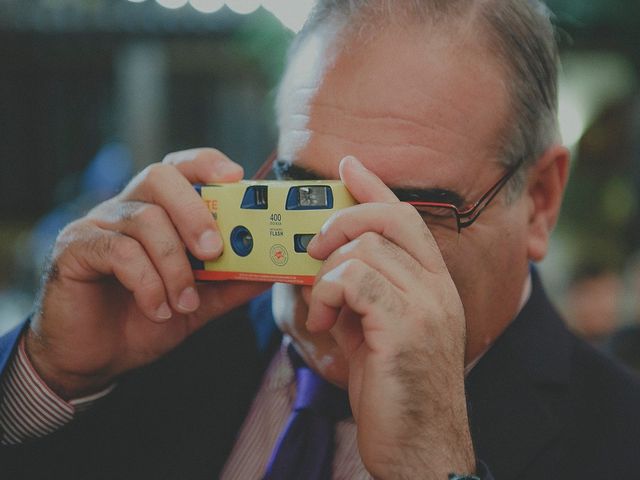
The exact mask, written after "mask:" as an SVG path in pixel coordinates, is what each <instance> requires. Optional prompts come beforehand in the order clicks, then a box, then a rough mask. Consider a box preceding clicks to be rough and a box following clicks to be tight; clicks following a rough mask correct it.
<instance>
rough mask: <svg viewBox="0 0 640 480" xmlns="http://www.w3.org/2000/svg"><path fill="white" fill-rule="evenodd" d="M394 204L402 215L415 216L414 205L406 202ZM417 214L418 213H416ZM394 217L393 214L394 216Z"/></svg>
mask: <svg viewBox="0 0 640 480" xmlns="http://www.w3.org/2000/svg"><path fill="white" fill-rule="evenodd" d="M394 206H395V207H396V208H397V209H398V212H399V213H400V214H401V215H402V216H403V217H404V216H411V217H415V216H416V215H417V213H418V212H417V211H416V209H415V207H414V206H412V205H409V204H408V203H407V202H398V203H397V205H396V204H394ZM418 216H419V215H418ZM394 218H395V216H394Z"/></svg>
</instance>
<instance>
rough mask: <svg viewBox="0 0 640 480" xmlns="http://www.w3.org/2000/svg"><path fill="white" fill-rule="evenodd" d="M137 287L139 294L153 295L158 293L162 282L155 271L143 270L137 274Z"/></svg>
mask: <svg viewBox="0 0 640 480" xmlns="http://www.w3.org/2000/svg"><path fill="white" fill-rule="evenodd" d="M137 285H138V287H139V289H140V292H141V293H143V294H145V295H154V294H157V293H160V288H161V286H162V282H161V281H160V278H159V277H158V275H157V274H156V272H155V271H153V270H152V269H150V268H143V269H142V270H141V271H140V273H139V274H138V282H137Z"/></svg>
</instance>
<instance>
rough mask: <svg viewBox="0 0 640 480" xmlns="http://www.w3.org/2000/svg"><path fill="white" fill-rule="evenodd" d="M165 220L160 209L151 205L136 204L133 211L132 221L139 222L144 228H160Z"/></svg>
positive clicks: (163, 212)
mask: <svg viewBox="0 0 640 480" xmlns="http://www.w3.org/2000/svg"><path fill="white" fill-rule="evenodd" d="M166 218H167V214H166V213H165V211H164V209H162V207H159V206H158V205H155V204H151V203H138V204H137V205H136V206H135V208H134V209H133V216H132V217H131V218H130V220H132V221H136V222H139V223H140V224H142V225H145V226H150V225H151V226H160V225H162V224H163V223H164V222H165V220H166Z"/></svg>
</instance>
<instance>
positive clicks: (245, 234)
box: [231, 225, 253, 257]
mask: <svg viewBox="0 0 640 480" xmlns="http://www.w3.org/2000/svg"><path fill="white" fill-rule="evenodd" d="M231 248H232V249H233V251H234V252H235V253H236V255H238V256H240V257H246V256H247V255H249V254H250V253H251V250H253V237H252V236H251V232H250V231H249V229H247V227H243V226H242V225H239V226H237V227H236V228H234V229H233V230H232V231H231Z"/></svg>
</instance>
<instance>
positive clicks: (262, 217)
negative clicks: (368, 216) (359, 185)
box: [191, 180, 356, 285]
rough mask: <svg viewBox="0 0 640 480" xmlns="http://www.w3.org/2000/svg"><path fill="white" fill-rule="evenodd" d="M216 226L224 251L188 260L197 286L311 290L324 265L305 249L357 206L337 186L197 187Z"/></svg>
mask: <svg viewBox="0 0 640 480" xmlns="http://www.w3.org/2000/svg"><path fill="white" fill-rule="evenodd" d="M196 189H197V190H198V191H199V193H200V196H201V197H202V199H203V200H204V202H205V204H206V205H207V207H208V209H209V211H210V212H211V214H212V215H213V218H214V219H215V221H216V222H217V224H218V228H219V229H220V233H221V236H222V241H223V244H224V250H223V253H222V255H221V256H220V257H219V258H218V259H217V260H215V261H211V262H210V261H207V262H202V261H199V260H197V259H194V258H192V259H191V260H192V267H193V269H194V274H195V277H196V279H197V280H205V281H206V280H249V281H259V282H282V283H292V284H298V285H311V284H313V281H314V279H315V276H316V274H317V273H318V270H319V269H320V266H321V265H322V262H321V261H319V260H315V259H313V258H311V257H310V256H309V255H308V254H307V253H306V247H307V244H308V243H309V241H310V240H311V238H312V237H313V236H314V235H315V234H316V233H318V232H319V231H320V228H321V227H322V225H323V224H324V223H325V221H326V220H327V219H328V218H329V217H330V216H331V215H332V214H333V213H334V212H335V211H337V210H339V209H341V208H346V207H349V206H352V205H355V204H356V202H355V200H354V199H353V197H352V196H351V194H350V193H349V192H348V190H347V189H346V187H345V186H344V184H343V183H342V182H340V181H325V180H312V181H269V180H263V181H250V180H247V181H242V182H238V183H220V184H212V185H202V186H197V187H196Z"/></svg>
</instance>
